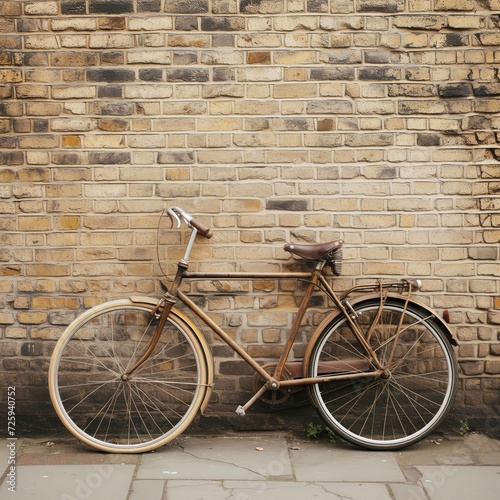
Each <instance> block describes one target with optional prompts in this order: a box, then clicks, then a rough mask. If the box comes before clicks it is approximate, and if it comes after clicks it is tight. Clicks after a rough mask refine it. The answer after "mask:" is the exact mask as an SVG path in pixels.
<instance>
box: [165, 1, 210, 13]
mask: <svg viewBox="0 0 500 500" xmlns="http://www.w3.org/2000/svg"><path fill="white" fill-rule="evenodd" d="M164 10H165V12H168V13H169V14H206V13H207V12H209V0H176V1H175V2H174V1H170V0H169V1H168V2H165V9H164Z"/></svg>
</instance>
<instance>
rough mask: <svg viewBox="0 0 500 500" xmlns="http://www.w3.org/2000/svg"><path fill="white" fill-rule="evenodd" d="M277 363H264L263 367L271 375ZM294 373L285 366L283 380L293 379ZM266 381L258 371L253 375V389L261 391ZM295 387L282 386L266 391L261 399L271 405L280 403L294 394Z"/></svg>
mask: <svg viewBox="0 0 500 500" xmlns="http://www.w3.org/2000/svg"><path fill="white" fill-rule="evenodd" d="M276 366H277V365H276V363H269V364H267V365H263V366H262V368H264V370H265V371H266V372H267V373H269V375H273V374H274V370H275V369H276ZM292 379H293V376H292V374H291V373H290V372H289V371H288V370H287V369H286V368H285V369H284V370H283V375H282V376H281V380H292ZM265 383H266V381H265V380H264V379H263V378H262V377H261V376H260V375H259V374H258V373H257V372H255V375H254V376H253V389H254V391H255V392H257V391H259V390H260V389H261V387H262V386H263V385H264V384H265ZM292 392H294V391H293V389H292V388H291V387H280V388H279V389H278V390H276V391H271V390H269V391H266V392H264V394H262V396H261V397H260V400H261V401H264V403H267V404H269V405H278V404H281V403H284V402H285V401H287V400H288V398H289V397H290V396H291V395H292Z"/></svg>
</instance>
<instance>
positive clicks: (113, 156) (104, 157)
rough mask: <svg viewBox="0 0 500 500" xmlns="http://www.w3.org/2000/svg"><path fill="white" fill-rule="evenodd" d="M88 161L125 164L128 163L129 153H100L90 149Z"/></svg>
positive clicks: (102, 163)
mask: <svg viewBox="0 0 500 500" xmlns="http://www.w3.org/2000/svg"><path fill="white" fill-rule="evenodd" d="M89 163H91V164H96V165H126V164H129V163H130V153H108V152H105V153H102V152H96V151H91V152H90V153H89Z"/></svg>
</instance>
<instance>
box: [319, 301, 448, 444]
mask: <svg viewBox="0 0 500 500" xmlns="http://www.w3.org/2000/svg"><path fill="white" fill-rule="evenodd" d="M401 309H402V308H401V307H400V306H399V305H394V304H392V305H389V304H386V305H385V308H384V312H383V315H382V317H381V325H382V327H381V328H380V329H376V331H374V332H373V335H372V338H371V343H372V344H373V345H375V344H376V345H378V346H379V347H378V348H377V349H376V350H377V355H378V356H379V359H380V361H381V362H382V364H383V365H384V366H385V368H386V371H385V372H384V373H385V374H386V376H381V377H378V378H374V379H373V378H372V379H369V378H366V379H364V378H363V379H357V380H354V381H351V382H343V383H340V382H337V383H330V384H329V386H327V385H316V386H314V387H313V388H312V391H313V398H314V400H315V402H316V404H317V406H318V411H319V412H320V414H321V415H322V416H323V418H324V419H325V420H326V421H327V423H328V424H329V425H330V426H331V427H332V428H334V430H336V431H337V432H338V433H339V434H341V435H342V436H343V437H344V438H346V439H347V440H349V441H351V442H354V443H355V444H358V445H361V446H365V447H372V448H398V447H402V446H407V445H409V444H412V443H413V442H416V441H418V440H420V439H422V438H423V437H425V436H426V435H427V434H428V433H429V432H431V431H432V430H433V429H434V428H435V427H436V426H437V425H438V424H439V422H440V421H441V420H442V418H443V417H444V415H445V414H446V411H447V409H448V407H449V403H450V401H451V399H452V396H453V393H454V390H455V377H454V373H455V370H456V367H455V365H454V360H453V358H452V355H451V354H450V352H449V350H448V346H447V343H446V340H444V339H443V336H442V335H441V334H440V333H439V330H438V329H437V327H436V326H435V325H434V324H433V323H432V321H431V318H430V317H429V318H427V317H423V316H422V315H421V314H419V313H418V312H416V311H413V310H412V309H411V308H409V309H408V310H407V311H406V318H405V319H404V320H403V324H402V328H401V330H402V333H401V334H400V335H399V337H398V338H397V339H396V338H395V337H394V334H393V333H391V331H392V329H394V331H396V329H397V327H395V325H398V324H399V317H398V316H399V314H400V313H401ZM377 311H378V303H372V304H370V305H366V306H364V307H360V308H359V309H358V310H357V312H358V313H360V314H361V315H362V316H361V318H360V322H361V324H362V325H363V324H365V325H369V324H370V318H371V317H373V315H375V314H376V312H377ZM341 332H343V333H341ZM342 339H343V345H341V347H338V344H339V343H340V344H342ZM396 340H397V341H396ZM330 344H331V345H330ZM335 344H336V345H337V347H335ZM349 356H350V357H351V358H352V359H353V360H355V359H357V360H358V362H359V360H360V359H362V358H363V357H364V354H363V353H362V352H361V350H360V349H359V348H357V346H356V343H355V342H354V338H353V335H352V333H350V330H348V328H347V323H346V321H345V320H342V319H340V320H338V321H337V322H336V323H335V324H333V325H332V326H331V328H330V329H329V331H328V333H327V334H325V335H324V336H323V338H322V339H321V340H320V342H319V343H318V347H317V348H316V349H315V351H314V352H313V355H312V361H313V362H312V363H311V366H312V367H313V373H312V376H316V375H317V373H316V372H317V366H318V365H319V364H320V363H321V362H322V360H325V359H328V358H330V359H333V358H334V357H337V358H339V359H342V358H344V359H349ZM365 359H366V358H365ZM350 364H351V365H352V366H353V367H354V366H355V363H354V361H352V362H350ZM314 367H316V368H314ZM352 371H353V372H355V371H356V370H354V369H353V370H352ZM372 371H375V367H374V366H373V365H372Z"/></svg>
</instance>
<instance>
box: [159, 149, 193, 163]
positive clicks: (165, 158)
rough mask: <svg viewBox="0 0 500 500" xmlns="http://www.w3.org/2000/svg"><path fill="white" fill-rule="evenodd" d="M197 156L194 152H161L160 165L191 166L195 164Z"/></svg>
mask: <svg viewBox="0 0 500 500" xmlns="http://www.w3.org/2000/svg"><path fill="white" fill-rule="evenodd" d="M194 161H195V156H194V153H193V152H192V151H186V152H184V151H182V152H170V151H166V152H161V153H158V163H159V164H160V165H190V164H192V163H194Z"/></svg>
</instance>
